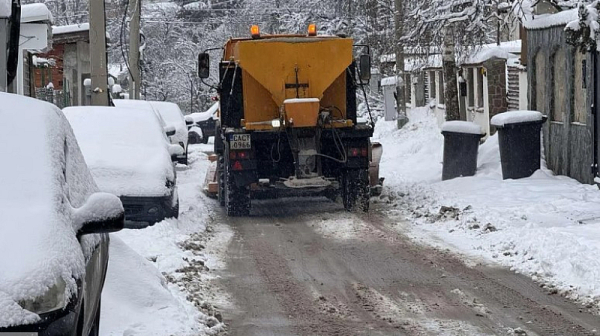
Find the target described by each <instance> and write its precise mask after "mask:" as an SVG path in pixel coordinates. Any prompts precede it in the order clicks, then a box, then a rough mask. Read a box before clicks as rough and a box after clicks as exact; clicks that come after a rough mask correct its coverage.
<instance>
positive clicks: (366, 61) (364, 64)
mask: <svg viewBox="0 0 600 336" xmlns="http://www.w3.org/2000/svg"><path fill="white" fill-rule="evenodd" d="M358 67H359V76H360V81H361V82H363V83H369V81H370V80H371V56H370V55H367V54H364V55H360V60H359V65H358Z"/></svg>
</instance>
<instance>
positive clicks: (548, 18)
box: [523, 9, 578, 30]
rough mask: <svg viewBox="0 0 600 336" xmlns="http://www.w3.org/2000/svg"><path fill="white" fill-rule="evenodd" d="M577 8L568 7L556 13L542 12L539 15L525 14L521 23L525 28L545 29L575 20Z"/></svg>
mask: <svg viewBox="0 0 600 336" xmlns="http://www.w3.org/2000/svg"><path fill="white" fill-rule="evenodd" d="M577 19H578V15H577V9H570V10H566V11H562V12H559V13H556V14H544V15H540V16H533V17H532V16H527V17H525V18H524V19H523V25H524V26H525V28H526V29H530V30H535V29H545V28H551V27H560V26H564V25H566V24H567V23H569V22H571V21H573V20H577Z"/></svg>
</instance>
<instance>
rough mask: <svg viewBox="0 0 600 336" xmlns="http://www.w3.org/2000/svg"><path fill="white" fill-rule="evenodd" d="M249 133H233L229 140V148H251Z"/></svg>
mask: <svg viewBox="0 0 600 336" xmlns="http://www.w3.org/2000/svg"><path fill="white" fill-rule="evenodd" d="M251 148H252V144H251V143H250V134H233V135H232V136H231V141H230V142H229V149H251Z"/></svg>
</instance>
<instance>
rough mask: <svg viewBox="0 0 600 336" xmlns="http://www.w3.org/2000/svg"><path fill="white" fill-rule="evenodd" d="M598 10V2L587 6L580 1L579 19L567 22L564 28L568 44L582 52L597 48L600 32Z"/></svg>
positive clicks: (599, 6) (599, 5)
mask: <svg viewBox="0 0 600 336" xmlns="http://www.w3.org/2000/svg"><path fill="white" fill-rule="evenodd" d="M599 10H600V1H598V0H595V1H593V2H592V3H590V4H588V5H586V4H584V3H583V2H581V1H580V2H579V5H578V16H579V18H578V19H577V20H574V21H571V22H569V23H568V24H567V26H566V27H565V35H566V40H567V43H568V44H571V45H574V46H576V47H579V48H580V49H581V50H582V51H590V50H594V49H596V48H597V47H598V43H597V38H598V32H599V30H600V21H599V18H598V11H599Z"/></svg>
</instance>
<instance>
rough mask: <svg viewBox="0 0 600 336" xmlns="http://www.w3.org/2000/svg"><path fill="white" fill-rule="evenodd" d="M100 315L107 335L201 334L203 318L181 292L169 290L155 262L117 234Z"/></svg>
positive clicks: (114, 238)
mask: <svg viewBox="0 0 600 336" xmlns="http://www.w3.org/2000/svg"><path fill="white" fill-rule="evenodd" d="M178 294H179V295H178ZM101 317H102V321H101V326H102V327H101V328H102V332H101V333H102V335H107V336H108V335H115V336H116V335H119V336H120V335H131V336H133V335H148V336H153V335H156V336H163V335H168V334H170V335H182V336H183V335H198V334H200V326H201V324H200V321H201V319H202V318H203V316H202V313H201V312H200V311H199V310H198V309H196V308H195V307H194V306H193V305H191V304H189V303H188V302H187V301H186V300H185V296H184V295H183V294H182V293H173V292H171V291H170V290H169V285H168V284H167V281H166V280H165V278H164V276H163V275H162V274H161V273H160V272H159V270H158V269H157V268H156V267H155V266H154V265H153V264H152V262H150V261H149V260H147V259H145V258H144V257H142V256H141V255H139V254H138V253H136V252H135V251H134V250H133V249H131V248H130V247H129V246H127V244H125V243H124V242H123V241H122V240H121V239H119V238H118V237H117V236H116V235H114V234H112V235H111V241H110V261H109V265H108V274H107V277H106V283H105V285H104V291H103V292H102V312H101Z"/></svg>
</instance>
